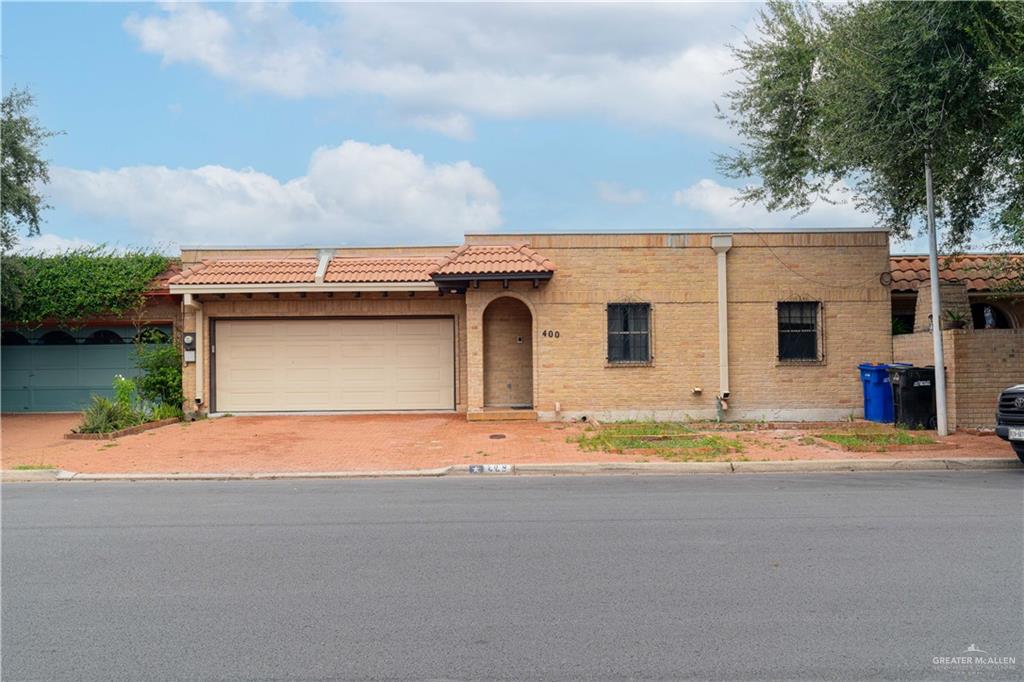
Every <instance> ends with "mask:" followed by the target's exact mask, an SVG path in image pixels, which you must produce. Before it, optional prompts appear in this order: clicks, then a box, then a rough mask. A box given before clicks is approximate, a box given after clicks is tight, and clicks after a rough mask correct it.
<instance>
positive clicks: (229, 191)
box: [49, 140, 501, 244]
mask: <svg viewBox="0 0 1024 682" xmlns="http://www.w3.org/2000/svg"><path fill="white" fill-rule="evenodd" d="M49 189H50V192H51V196H52V197H53V199H54V202H55V203H60V204H62V205H64V206H66V207H68V208H70V209H72V210H74V211H77V212H79V213H82V214H86V215H90V216H95V217H101V218H108V219H115V220H123V221H125V222H127V223H129V224H130V225H132V226H133V227H135V228H136V229H137V230H138V231H139V233H140V234H141V235H147V236H149V237H150V238H151V239H152V240H153V241H157V242H164V241H168V240H171V241H174V242H177V243H179V244H180V243H205V244H287V243H292V244H296V243H306V244H310V243H329V244H366V243H407V244H408V243H411V244H423V243H429V242H440V243H454V242H458V241H460V240H461V239H462V235H463V232H465V231H466V230H490V229H493V228H495V227H497V226H498V225H500V224H501V209H500V194H499V192H498V189H497V187H495V185H494V183H492V182H491V181H490V180H489V179H488V178H487V176H486V175H485V174H484V172H483V171H482V170H481V169H479V168H477V167H475V166H473V165H471V164H470V163H469V162H467V161H458V162H456V163H451V164H434V165H431V164H428V163H427V162H426V161H425V160H424V158H423V157H422V156H420V155H418V154H414V153H413V152H411V151H409V150H405V149H396V148H394V147H391V146H389V145H380V146H376V145H370V144H365V143H362V142H354V141H351V140H349V141H346V142H344V143H343V144H342V145H340V146H338V147H331V148H326V147H325V148H320V149H317V150H316V151H315V152H314V153H313V155H312V157H311V159H310V162H309V168H308V170H307V172H306V174H305V175H303V176H301V177H298V178H294V179H292V180H288V181H286V182H281V181H279V180H278V179H276V178H274V177H272V176H270V175H267V174H266V173H261V172H258V171H256V170H253V169H242V170H235V169H232V168H225V167H224V166H202V167H200V168H168V167H166V166H128V167H124V168H119V169H117V170H99V171H88V170H76V169H72V168H62V167H57V168H53V169H51V185H50V188H49Z"/></svg>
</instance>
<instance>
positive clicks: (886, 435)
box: [818, 430, 935, 448]
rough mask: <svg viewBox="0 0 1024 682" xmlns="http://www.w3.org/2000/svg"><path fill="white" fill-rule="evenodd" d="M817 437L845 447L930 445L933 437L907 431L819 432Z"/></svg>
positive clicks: (933, 441) (932, 442)
mask: <svg viewBox="0 0 1024 682" xmlns="http://www.w3.org/2000/svg"><path fill="white" fill-rule="evenodd" d="M818 438H821V439H822V440H827V441H829V442H830V443H836V444H837V445H842V446H843V447H847V448H870V447H884V446H886V445H932V444H934V443H935V439H934V438H932V437H930V436H925V435H922V434H916V433H909V432H907V431H902V430H896V431H881V432H858V433H821V434H818Z"/></svg>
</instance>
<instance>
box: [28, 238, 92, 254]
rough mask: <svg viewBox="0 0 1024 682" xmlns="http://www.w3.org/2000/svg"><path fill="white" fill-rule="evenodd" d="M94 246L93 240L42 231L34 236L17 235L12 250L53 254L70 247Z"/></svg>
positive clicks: (67, 249)
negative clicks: (16, 241)
mask: <svg viewBox="0 0 1024 682" xmlns="http://www.w3.org/2000/svg"><path fill="white" fill-rule="evenodd" d="M90 246H96V244H95V243H94V242H91V241H89V240H87V239H79V238H78V237H61V236H60V235H57V234H52V233H50V232H44V233H43V234H38V235H36V236H34V237H19V238H18V244H17V245H16V246H15V247H14V250H15V251H16V252H18V253H36V254H45V255H53V254H58V253H64V252H65V251H70V250H71V249H83V248H87V247H90Z"/></svg>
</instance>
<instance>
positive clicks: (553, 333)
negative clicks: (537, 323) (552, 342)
mask: <svg viewBox="0 0 1024 682" xmlns="http://www.w3.org/2000/svg"><path fill="white" fill-rule="evenodd" d="M540 335H541V336H547V337H548V338H552V339H557V338H558V337H559V336H561V335H562V334H561V333H560V332H559V331H558V330H557V329H545V330H544V331H542V332H541V333H540Z"/></svg>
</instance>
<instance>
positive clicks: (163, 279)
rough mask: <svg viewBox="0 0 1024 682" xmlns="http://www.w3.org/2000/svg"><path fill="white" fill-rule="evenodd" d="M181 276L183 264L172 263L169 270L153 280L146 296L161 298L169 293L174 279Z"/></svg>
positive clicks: (168, 267)
mask: <svg viewBox="0 0 1024 682" xmlns="http://www.w3.org/2000/svg"><path fill="white" fill-rule="evenodd" d="M179 274H181V263H178V262H172V263H171V264H170V265H168V266H167V269H166V270H164V271H163V272H161V273H160V274H159V275H157V276H156V277H154V278H153V281H151V282H150V283H149V287H148V288H147V289H146V292H145V294H146V296H160V295H161V294H163V295H166V294H167V293H168V288H169V284H170V281H171V279H172V278H174V277H175V276H176V275H179Z"/></svg>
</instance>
